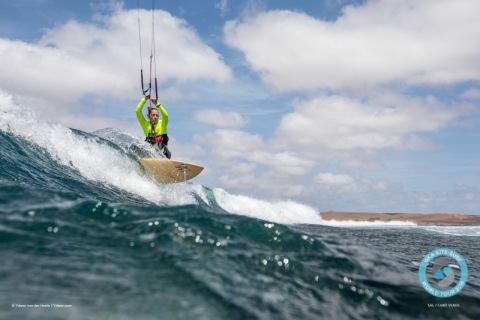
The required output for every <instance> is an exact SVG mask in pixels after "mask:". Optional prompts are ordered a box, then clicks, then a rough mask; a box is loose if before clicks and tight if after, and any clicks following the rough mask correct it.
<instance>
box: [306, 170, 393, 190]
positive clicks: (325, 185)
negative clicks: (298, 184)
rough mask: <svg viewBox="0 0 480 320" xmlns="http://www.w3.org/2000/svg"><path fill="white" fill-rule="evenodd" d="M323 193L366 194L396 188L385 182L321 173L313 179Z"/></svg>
mask: <svg viewBox="0 0 480 320" xmlns="http://www.w3.org/2000/svg"><path fill="white" fill-rule="evenodd" d="M313 180H314V182H315V183H317V184H318V185H319V186H320V188H321V189H323V190H324V191H329V192H331V193H366V192H372V191H376V192H378V191H380V192H382V191H389V190H393V189H396V188H398V187H396V186H392V185H390V184H388V183H387V182H385V181H377V180H373V179H368V178H356V177H353V176H351V175H348V174H334V173H328V172H322V173H319V174H317V175H316V176H315V177H314V179H313Z"/></svg>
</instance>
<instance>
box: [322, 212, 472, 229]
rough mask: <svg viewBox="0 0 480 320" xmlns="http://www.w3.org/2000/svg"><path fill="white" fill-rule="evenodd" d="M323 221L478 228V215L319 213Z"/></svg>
mask: <svg viewBox="0 0 480 320" xmlns="http://www.w3.org/2000/svg"><path fill="white" fill-rule="evenodd" d="M320 216H321V217H322V219H323V220H336V221H349V220H351V221H370V222H374V221H383V222H389V221H401V222H413V223H415V224H417V225H419V226H451V227H453V226H480V215H464V214H453V213H429V214H420V213H373V212H339V211H328V212H320Z"/></svg>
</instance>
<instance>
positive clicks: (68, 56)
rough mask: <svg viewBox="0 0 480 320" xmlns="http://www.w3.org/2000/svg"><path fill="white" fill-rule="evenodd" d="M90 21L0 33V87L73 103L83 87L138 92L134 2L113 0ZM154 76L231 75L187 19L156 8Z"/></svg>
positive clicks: (146, 24)
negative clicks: (31, 32)
mask: <svg viewBox="0 0 480 320" xmlns="http://www.w3.org/2000/svg"><path fill="white" fill-rule="evenodd" d="M114 9H115V11H114V12H113V13H112V14H111V15H105V16H100V15H96V16H95V19H96V21H95V23H88V22H86V23H83V22H77V21H74V20H70V21H68V22H67V23H65V24H61V25H58V26H56V27H55V28H53V29H49V30H47V31H46V32H45V34H44V35H43V37H42V38H41V39H40V40H39V41H38V42H36V43H26V42H22V41H12V40H9V39H0V56H1V57H2V59H0V70H2V72H1V73H0V87H1V88H3V89H5V90H7V91H9V92H13V93H21V94H22V95H32V96H35V97H41V98H44V99H46V100H49V101H52V102H57V103H58V102H61V103H62V104H65V103H66V102H68V104H66V105H65V106H66V107H67V108H72V107H76V106H78V104H79V100H80V98H81V97H83V96H85V95H86V94H95V95H101V96H109V97H112V96H114V97H115V98H117V99H126V98H131V97H132V96H138V95H139V93H140V89H139V87H140V75H139V73H140V72H139V71H140V54H139V39H138V23H137V17H138V16H137V10H124V9H122V8H121V7H119V6H116V7H115V8H114ZM140 15H141V16H140V19H141V22H142V45H143V47H142V49H143V69H144V80H145V82H148V78H149V70H148V69H149V61H148V56H149V53H150V52H149V51H150V39H151V25H150V21H151V13H150V12H149V11H146V10H140ZM155 26H156V35H155V36H156V49H157V50H156V51H157V52H156V65H157V69H158V72H157V77H158V80H159V83H160V84H161V83H163V82H165V81H166V80H168V79H174V80H178V81H192V80H197V79H204V80H213V81H218V82H225V81H228V80H230V79H231V78H232V74H231V70H230V69H229V68H228V67H227V66H226V65H225V64H224V62H223V61H222V57H221V56H220V55H219V54H218V53H217V52H215V51H214V50H213V49H212V48H210V47H209V46H207V45H206V44H205V43H203V42H202V40H201V39H200V38H199V37H198V35H197V34H196V32H195V31H194V30H193V29H192V28H191V27H189V26H188V24H187V22H186V21H184V20H181V19H178V18H176V17H173V16H171V15H170V14H169V13H168V12H165V11H161V10H156V11H155Z"/></svg>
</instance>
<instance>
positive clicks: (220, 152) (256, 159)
mask: <svg viewBox="0 0 480 320" xmlns="http://www.w3.org/2000/svg"><path fill="white" fill-rule="evenodd" d="M195 139H196V140H197V141H198V142H199V143H204V144H206V145H208V146H210V148H211V150H212V153H213V154H215V155H217V156H218V157H219V158H220V160H218V161H219V164H220V165H222V164H224V163H225V162H224V161H225V160H226V159H243V160H247V161H250V162H252V163H255V164H262V165H266V166H268V167H270V168H272V169H275V170H276V171H277V172H280V173H282V174H288V175H304V174H306V173H308V172H309V171H310V170H311V169H312V168H313V167H314V166H315V164H316V162H315V161H312V160H309V159H302V158H300V157H299V156H298V155H296V154H294V153H291V152H287V151H283V150H282V151H280V152H275V151H274V150H272V149H271V147H270V146H269V145H267V144H265V143H264V141H263V140H262V138H261V136H260V135H257V134H255V135H252V134H249V133H247V132H243V131H238V130H224V129H219V130H216V131H215V132H211V133H208V134H206V135H205V136H203V137H201V136H199V135H197V136H195Z"/></svg>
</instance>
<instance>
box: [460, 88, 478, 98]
mask: <svg viewBox="0 0 480 320" xmlns="http://www.w3.org/2000/svg"><path fill="white" fill-rule="evenodd" d="M460 96H461V97H462V98H465V99H480V90H478V89H476V88H470V89H468V90H467V91H465V92H464V93H462V94H461V95H460Z"/></svg>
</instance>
